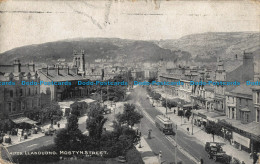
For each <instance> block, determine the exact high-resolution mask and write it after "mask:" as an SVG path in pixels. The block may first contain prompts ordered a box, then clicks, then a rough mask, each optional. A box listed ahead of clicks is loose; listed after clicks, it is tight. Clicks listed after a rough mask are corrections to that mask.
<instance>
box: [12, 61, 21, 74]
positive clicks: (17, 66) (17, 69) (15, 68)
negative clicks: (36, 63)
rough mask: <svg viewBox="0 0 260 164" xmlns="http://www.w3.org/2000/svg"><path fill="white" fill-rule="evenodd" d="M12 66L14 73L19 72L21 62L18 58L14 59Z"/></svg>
mask: <svg viewBox="0 0 260 164" xmlns="http://www.w3.org/2000/svg"><path fill="white" fill-rule="evenodd" d="M13 67H14V73H18V72H21V63H20V60H19V59H15V60H14V64H13Z"/></svg>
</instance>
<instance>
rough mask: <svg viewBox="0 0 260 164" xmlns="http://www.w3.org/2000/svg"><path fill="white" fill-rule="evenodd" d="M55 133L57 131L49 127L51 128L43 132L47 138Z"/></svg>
mask: <svg viewBox="0 0 260 164" xmlns="http://www.w3.org/2000/svg"><path fill="white" fill-rule="evenodd" d="M55 132H56V129H55V128H52V127H49V128H46V129H44V130H43V133H44V134H45V135H46V136H52V135H53V134H54V133H55Z"/></svg>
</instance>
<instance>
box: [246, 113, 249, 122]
mask: <svg viewBox="0 0 260 164" xmlns="http://www.w3.org/2000/svg"><path fill="white" fill-rule="evenodd" d="M246 122H249V114H248V113H247V114H246Z"/></svg>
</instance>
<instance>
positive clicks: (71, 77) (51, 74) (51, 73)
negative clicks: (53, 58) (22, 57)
mask: <svg viewBox="0 0 260 164" xmlns="http://www.w3.org/2000/svg"><path fill="white" fill-rule="evenodd" d="M56 71H57V70H55V69H49V70H48V75H47V73H46V72H44V71H42V70H41V71H40V74H41V75H43V76H45V77H47V78H48V79H50V80H51V81H76V80H85V78H84V77H82V76H81V75H78V74H76V73H75V72H73V71H72V70H70V71H69V74H67V72H66V70H63V69H61V70H59V74H57V72H56Z"/></svg>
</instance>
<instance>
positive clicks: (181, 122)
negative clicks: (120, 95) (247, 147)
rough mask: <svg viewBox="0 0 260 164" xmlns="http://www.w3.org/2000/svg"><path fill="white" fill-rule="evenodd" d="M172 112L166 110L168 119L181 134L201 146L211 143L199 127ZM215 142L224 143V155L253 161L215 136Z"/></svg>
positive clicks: (209, 137)
mask: <svg viewBox="0 0 260 164" xmlns="http://www.w3.org/2000/svg"><path fill="white" fill-rule="evenodd" d="M157 91H158V89H157ZM161 95H162V97H166V94H165V93H164V94H161ZM167 97H169V96H168V95H167ZM155 108H156V109H157V110H158V111H159V112H160V113H162V114H165V111H166V109H165V107H160V106H157V107H155ZM175 110H176V111H177V109H175ZM173 111H174V108H172V109H171V110H168V112H167V116H168V117H170V119H171V120H172V121H173V122H174V123H175V124H177V126H178V127H179V129H181V130H182V131H183V132H185V133H187V134H189V135H191V136H193V137H194V138H196V139H197V140H198V141H199V142H198V143H200V144H202V145H203V146H204V145H205V144H206V142H212V141H213V138H212V135H211V134H207V133H206V132H205V131H204V130H202V129H201V128H200V127H197V126H192V123H191V119H190V120H189V121H188V120H187V118H184V117H180V116H177V112H176V114H174V112H173ZM192 127H193V135H192V134H191V131H192ZM187 128H189V132H188V131H187ZM202 136H203V137H202ZM215 142H220V143H225V145H224V146H223V150H224V151H226V153H227V154H228V155H230V156H232V157H235V158H237V159H239V160H240V161H241V162H242V161H244V162H245V163H246V164H247V163H248V164H250V163H253V160H252V159H251V158H250V156H249V153H247V152H245V151H241V150H239V149H237V148H235V147H234V146H232V145H230V143H229V142H228V141H226V140H224V139H223V138H222V137H219V136H215Z"/></svg>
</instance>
